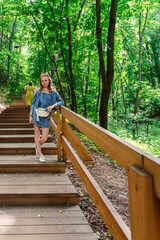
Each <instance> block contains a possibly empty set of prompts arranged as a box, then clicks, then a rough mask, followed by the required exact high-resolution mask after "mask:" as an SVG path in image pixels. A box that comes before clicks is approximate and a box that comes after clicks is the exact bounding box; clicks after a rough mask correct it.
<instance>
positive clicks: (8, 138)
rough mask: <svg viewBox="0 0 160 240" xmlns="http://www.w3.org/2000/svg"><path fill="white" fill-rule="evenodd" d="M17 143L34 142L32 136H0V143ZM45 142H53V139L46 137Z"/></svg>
mask: <svg viewBox="0 0 160 240" xmlns="http://www.w3.org/2000/svg"><path fill="white" fill-rule="evenodd" d="M18 142H22V143H24V142H28V143H29V142H34V134H26V135H24V134H15V135H0V143H18ZM47 142H53V137H52V136H50V135H49V136H48V140H47Z"/></svg>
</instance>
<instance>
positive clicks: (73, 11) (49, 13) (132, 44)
mask: <svg viewBox="0 0 160 240" xmlns="http://www.w3.org/2000/svg"><path fill="white" fill-rule="evenodd" d="M81 3H82V1H80V0H79V1H78V0H74V1H69V3H68V4H67V3H66V1H63V0H55V1H54V4H53V1H51V0H49V1H45V0H36V1H29V0H28V1H26V0H14V1H13V0H3V1H0V39H1V43H0V86H1V88H2V90H3V92H5V95H6V96H5V97H6V98H7V101H11V99H12V98H13V97H14V98H15V97H20V94H21V92H22V91H23V89H24V86H25V85H26V84H28V82H29V81H32V82H33V84H34V86H35V87H38V84H39V75H40V73H41V72H46V71H47V72H49V74H50V75H51V77H52V79H53V83H54V85H55V87H56V88H57V89H58V90H59V89H60V87H61V91H63V93H64V96H65V100H66V105H67V107H70V105H71V85H73V88H74V92H75V97H76V111H77V113H79V114H81V115H83V116H85V117H86V118H89V119H90V120H92V121H94V122H96V123H99V106H100V98H101V95H100V93H101V89H102V82H101V78H99V56H98V51H97V39H96V2H95V1H92V0H89V1H86V2H85V4H84V6H83V9H81ZM100 6H101V29H102V46H103V54H104V61H105V65H106V63H107V54H106V53H107V37H108V25H109V14H110V9H111V1H106V0H101V1H100ZM147 7H148V8H149V14H148V19H147V23H146V28H145V32H144V38H143V45H142V69H141V76H142V79H141V82H140V83H138V81H137V79H138V62H139V50H138V47H139V36H138V30H139V17H140V14H141V20H142V26H143V25H144V21H145V16H146V9H147ZM81 10H82V11H81ZM159 13H160V9H159V7H158V2H155V1H153V0H150V1H134V0H132V1H129V0H121V1H119V2H118V9H117V18H116V30H115V42H114V49H115V50H114V63H115V67H114V82H113V85H112V95H111V96H110V104H109V119H110V123H109V129H110V131H112V132H115V133H116V134H117V135H119V136H122V137H125V139H128V140H129V139H131V141H133V135H134V138H135V139H134V141H136V142H137V141H138V144H142V141H144V144H145V146H147V144H149V145H150V147H151V146H152V145H153V142H155V147H153V149H151V150H150V149H149V151H150V152H152V153H154V154H156V155H158V154H157V151H158V150H157V149H158V141H159V140H157V139H158V134H157V135H156V136H155V135H154V134H151V133H152V132H153V133H154V132H158V130H156V131H155V130H154V126H155V127H156V125H155V124H157V118H158V117H160V90H159V86H160V51H159V49H160V27H159V26H160V24H159V23H160V19H159ZM16 16H17V20H16V24H15V27H14V21H15V18H16ZM67 21H69V24H70V28H71V36H70V37H71V47H72V48H71V53H72V61H71V66H72V74H73V80H72V81H73V82H71V78H70V76H71V72H70V66H69V58H70V56H69V52H70V48H69V34H68V22H67ZM17 45H19V46H21V47H20V48H15V47H14V46H17ZM138 87H139V102H138V105H139V108H138V112H137V114H136V116H134V114H133V112H134V104H135V100H136V91H137V88H138ZM139 122H144V123H147V122H149V123H150V125H149V134H148V136H146V125H144V126H143V124H142V123H139ZM120 123H121V124H120ZM136 124H138V128H140V126H141V129H142V130H138V140H137V139H136V138H137V130H136ZM151 124H152V125H151ZM140 134H142V136H141V137H140ZM143 135H144V136H143ZM80 137H81V138H82V136H80ZM84 140H85V141H88V140H87V139H84ZM89 145H90V148H91V149H96V150H97V147H96V146H95V145H94V144H93V143H91V142H89ZM98 151H100V150H99V149H98Z"/></svg>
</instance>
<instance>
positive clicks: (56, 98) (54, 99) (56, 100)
mask: <svg viewBox="0 0 160 240" xmlns="http://www.w3.org/2000/svg"><path fill="white" fill-rule="evenodd" d="M40 93H41V90H38V91H35V93H34V96H33V100H32V104H31V110H30V114H29V115H31V116H32V115H33V111H34V109H35V108H37V107H38V104H39V94H40ZM50 93H51V95H52V98H51V99H52V105H55V107H59V106H60V105H63V104H64V102H63V100H62V98H61V97H60V95H59V94H58V92H57V91H56V90H53V91H51V92H50ZM55 110H57V109H56V108H53V110H52V112H54V111H55Z"/></svg>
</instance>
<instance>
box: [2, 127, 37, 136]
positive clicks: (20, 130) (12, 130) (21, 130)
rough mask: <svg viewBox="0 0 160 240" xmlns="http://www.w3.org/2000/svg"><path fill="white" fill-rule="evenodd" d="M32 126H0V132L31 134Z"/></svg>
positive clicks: (32, 131)
mask: <svg viewBox="0 0 160 240" xmlns="http://www.w3.org/2000/svg"><path fill="white" fill-rule="evenodd" d="M33 133H34V129H33V128H0V134H6V135H10V134H24V135H25V134H33Z"/></svg>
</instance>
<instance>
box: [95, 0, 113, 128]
mask: <svg viewBox="0 0 160 240" xmlns="http://www.w3.org/2000/svg"><path fill="white" fill-rule="evenodd" d="M117 4H118V0H112V2H111V10H110V18H109V27H108V38H107V74H106V72H105V65H104V59H103V50H102V36H101V27H100V0H96V13H97V14H96V15H97V27H96V29H97V45H98V52H99V63H100V73H101V75H102V93H101V103H100V113H99V116H100V125H101V126H102V127H104V128H106V129H108V104H109V97H110V93H111V86H112V82H113V78H114V32H115V25H116V12H117Z"/></svg>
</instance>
